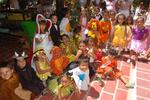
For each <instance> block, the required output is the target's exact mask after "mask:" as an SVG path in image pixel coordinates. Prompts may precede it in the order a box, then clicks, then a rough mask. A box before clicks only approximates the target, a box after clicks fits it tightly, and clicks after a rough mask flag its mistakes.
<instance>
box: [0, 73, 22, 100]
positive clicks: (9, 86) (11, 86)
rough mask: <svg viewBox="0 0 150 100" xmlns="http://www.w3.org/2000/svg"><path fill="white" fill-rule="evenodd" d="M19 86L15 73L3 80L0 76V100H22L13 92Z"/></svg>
mask: <svg viewBox="0 0 150 100" xmlns="http://www.w3.org/2000/svg"><path fill="white" fill-rule="evenodd" d="M18 86H19V80H18V77H17V75H16V74H13V76H12V77H11V78H10V79H8V80H4V79H2V78H0V100H22V99H21V98H20V97H19V96H17V94H16V93H15V89H16V88H17V87H18Z"/></svg>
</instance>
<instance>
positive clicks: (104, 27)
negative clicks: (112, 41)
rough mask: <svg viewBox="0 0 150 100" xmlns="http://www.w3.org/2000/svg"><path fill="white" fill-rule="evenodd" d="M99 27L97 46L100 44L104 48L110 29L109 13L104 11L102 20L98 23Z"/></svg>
mask: <svg viewBox="0 0 150 100" xmlns="http://www.w3.org/2000/svg"><path fill="white" fill-rule="evenodd" d="M99 25H100V27H99V32H100V33H99V35H98V45H100V44H102V45H104V46H105V44H106V42H108V40H109V38H110V37H109V36H110V34H111V29H112V26H111V21H110V20H109V11H107V10H105V11H104V12H103V19H102V20H101V21H100V22H99Z"/></svg>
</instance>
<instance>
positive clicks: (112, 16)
mask: <svg viewBox="0 0 150 100" xmlns="http://www.w3.org/2000/svg"><path fill="white" fill-rule="evenodd" d="M109 15H110V21H111V25H112V31H111V34H110V42H112V38H113V33H114V27H115V24H116V20H115V16H116V12H115V11H113V10H111V11H110V12H109Z"/></svg>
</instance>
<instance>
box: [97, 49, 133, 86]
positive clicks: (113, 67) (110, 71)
mask: <svg viewBox="0 0 150 100" xmlns="http://www.w3.org/2000/svg"><path fill="white" fill-rule="evenodd" d="M115 55H116V52H114V51H110V52H109V55H108V56H105V57H104V58H102V65H101V66H99V67H98V69H97V73H98V74H101V76H102V78H104V79H107V78H109V79H117V78H119V79H120V80H121V81H122V82H123V83H124V84H125V86H126V87H128V88H133V85H134V84H131V83H129V82H128V81H127V80H126V79H125V77H124V76H123V74H122V72H121V71H120V70H119V69H117V59H116V57H115Z"/></svg>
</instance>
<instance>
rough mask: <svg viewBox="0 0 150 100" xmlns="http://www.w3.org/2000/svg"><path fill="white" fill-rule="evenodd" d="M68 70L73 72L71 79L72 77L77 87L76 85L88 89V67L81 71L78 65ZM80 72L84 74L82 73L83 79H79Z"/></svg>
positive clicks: (81, 88)
mask: <svg viewBox="0 0 150 100" xmlns="http://www.w3.org/2000/svg"><path fill="white" fill-rule="evenodd" d="M69 72H72V73H73V75H72V77H73V79H74V81H75V83H76V85H77V87H78V88H79V89H80V90H84V91H87V90H88V85H89V83H90V78H89V69H88V70H86V71H85V72H83V71H82V70H80V69H79V67H77V68H74V69H72V70H71V71H69ZM80 74H84V75H85V76H84V79H83V80H81V79H80V78H79V75H80Z"/></svg>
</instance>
